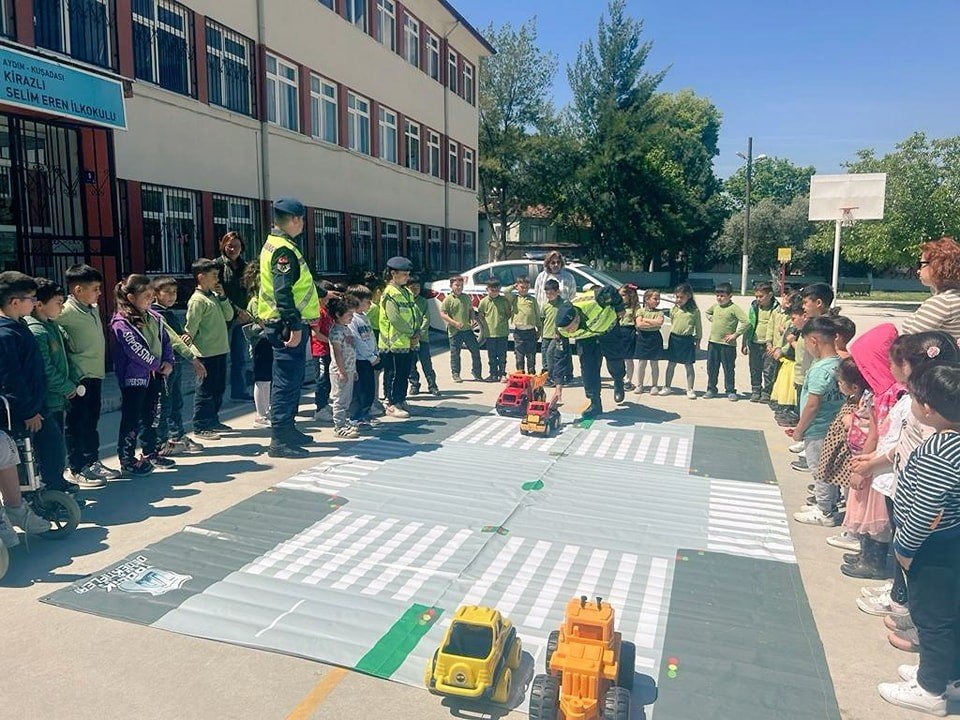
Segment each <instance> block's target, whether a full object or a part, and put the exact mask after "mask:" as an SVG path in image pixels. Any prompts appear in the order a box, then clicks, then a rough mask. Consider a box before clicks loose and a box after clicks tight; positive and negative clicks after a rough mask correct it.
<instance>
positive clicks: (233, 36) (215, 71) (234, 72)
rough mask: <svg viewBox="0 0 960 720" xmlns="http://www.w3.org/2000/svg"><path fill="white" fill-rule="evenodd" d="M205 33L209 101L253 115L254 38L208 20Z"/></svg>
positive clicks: (254, 95) (254, 96)
mask: <svg viewBox="0 0 960 720" xmlns="http://www.w3.org/2000/svg"><path fill="white" fill-rule="evenodd" d="M206 34H207V86H208V90H209V93H210V103H211V104H213V105H220V106H221V107H225V108H227V109H228V110H233V111H234V112H238V113H243V114H244V115H254V114H255V109H256V108H255V104H256V101H255V98H256V93H255V92H254V91H253V41H252V40H248V39H247V38H245V37H244V36H243V35H240V34H238V33H235V32H233V31H232V30H229V29H227V28H225V27H223V26H222V25H218V24H217V23H215V22H212V21H211V20H207V33H206Z"/></svg>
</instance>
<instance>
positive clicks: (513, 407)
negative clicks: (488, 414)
mask: <svg viewBox="0 0 960 720" xmlns="http://www.w3.org/2000/svg"><path fill="white" fill-rule="evenodd" d="M546 384H547V373H546V372H542V373H540V374H539V375H528V374H527V373H521V372H515V373H511V374H510V377H509V378H508V379H507V386H506V387H505V388H504V389H503V392H501V393H500V397H498V398H497V413H498V414H499V415H506V416H508V417H524V416H525V415H526V414H527V405H529V404H530V403H531V402H534V401H540V402H543V401H545V400H546V399H547V393H546V392H545V391H544V389H543V386H544V385H546Z"/></svg>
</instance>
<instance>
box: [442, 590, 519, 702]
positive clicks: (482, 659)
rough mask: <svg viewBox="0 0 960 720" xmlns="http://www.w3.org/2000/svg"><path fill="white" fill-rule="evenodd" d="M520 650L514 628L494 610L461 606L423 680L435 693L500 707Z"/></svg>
mask: <svg viewBox="0 0 960 720" xmlns="http://www.w3.org/2000/svg"><path fill="white" fill-rule="evenodd" d="M522 654H523V648H522V646H521V644H520V638H519V637H517V629H516V628H515V627H514V626H513V624H512V623H511V622H510V621H509V620H508V619H507V618H505V617H504V616H503V615H501V614H500V612H499V611H497V610H494V609H493V608H488V607H479V606H477V605H464V606H462V607H460V608H459V609H458V610H457V612H456V614H455V615H454V616H453V622H452V623H451V625H450V627H449V628H448V629H447V633H446V635H444V637H443V643H442V644H441V645H440V647H439V648H437V650H436V652H434V654H433V659H432V660H431V661H430V662H429V663H428V664H427V670H426V674H425V676H424V683H425V684H426V686H427V690H429V691H430V692H432V693H433V694H435V695H447V696H451V697H462V698H466V699H470V700H486V701H487V702H491V703H495V704H498V705H505V704H506V703H508V702H509V701H510V697H511V695H512V693H513V683H514V674H515V673H516V672H517V671H518V670H519V669H520V659H521V656H522ZM518 677H519V676H518Z"/></svg>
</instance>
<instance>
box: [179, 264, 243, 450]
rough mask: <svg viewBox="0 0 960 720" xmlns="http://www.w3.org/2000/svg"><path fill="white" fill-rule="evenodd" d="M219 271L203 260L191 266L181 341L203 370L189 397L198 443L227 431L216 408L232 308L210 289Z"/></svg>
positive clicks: (222, 383)
mask: <svg viewBox="0 0 960 720" xmlns="http://www.w3.org/2000/svg"><path fill="white" fill-rule="evenodd" d="M219 270H220V266H219V265H218V264H217V263H216V262H214V261H213V260H208V259H207V258H200V259H199V260H197V261H196V262H195V263H194V264H193V266H192V267H191V272H192V273H193V277H194V278H195V279H196V281H197V289H196V290H194V292H193V295H191V296H190V301H189V302H188V303H187V322H186V325H185V329H186V331H187V332H186V334H185V335H184V337H183V338H182V339H183V341H184V342H187V341H188V340H189V341H190V342H191V343H192V345H193V354H194V355H196V356H197V357H198V358H199V359H200V362H201V363H202V364H203V367H204V368H205V369H206V371H207V374H206V377H204V378H203V379H202V380H200V383H199V384H198V385H197V391H196V394H195V395H194V397H193V434H194V435H196V436H197V437H198V438H200V439H201V440H219V439H220V434H219V431H222V430H230V428H229V427H228V426H227V425H224V424H223V423H221V422H220V406H221V405H222V404H223V393H224V392H225V391H226V389H227V353H229V352H230V338H229V334H228V332H227V323H229V322H230V321H231V320H232V319H233V305H231V304H230V300H229V299H228V298H227V296H226V295H219V294H217V293H216V292H215V290H214V288H216V287H217V285H218V284H219V282H220V279H219Z"/></svg>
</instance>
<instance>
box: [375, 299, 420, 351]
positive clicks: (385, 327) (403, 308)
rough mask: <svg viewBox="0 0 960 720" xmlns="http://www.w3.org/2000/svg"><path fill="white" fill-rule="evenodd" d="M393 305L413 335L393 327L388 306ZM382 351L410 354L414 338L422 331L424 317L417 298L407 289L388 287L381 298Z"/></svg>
mask: <svg viewBox="0 0 960 720" xmlns="http://www.w3.org/2000/svg"><path fill="white" fill-rule="evenodd" d="M388 303H390V304H393V305H394V306H395V307H396V309H397V312H399V313H400V317H402V318H403V320H404V322H405V323H406V324H407V327H408V328H412V329H413V332H412V333H406V332H403V331H401V330H399V329H398V328H395V327H394V326H393V323H391V322H390V318H389V317H388V314H387V304H388ZM379 320H380V349H381V350H383V351H385V352H409V351H410V342H411V341H412V340H413V336H414V335H415V334H417V332H419V330H420V323H421V322H422V320H423V316H422V315H421V313H420V309H419V308H418V307H417V301H416V298H415V297H414V296H413V294H412V293H411V292H410V291H409V290H407V289H406V288H405V287H395V286H393V285H387V287H386V288H385V289H384V291H383V296H382V297H381V298H380V317H379Z"/></svg>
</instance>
